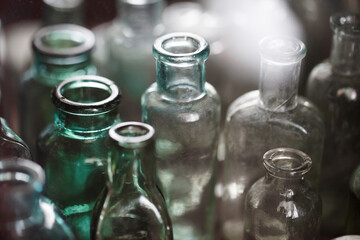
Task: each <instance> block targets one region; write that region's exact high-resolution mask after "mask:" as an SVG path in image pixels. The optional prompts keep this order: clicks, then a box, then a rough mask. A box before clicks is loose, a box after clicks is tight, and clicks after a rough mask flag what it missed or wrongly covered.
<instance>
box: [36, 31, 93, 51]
mask: <svg viewBox="0 0 360 240" xmlns="http://www.w3.org/2000/svg"><path fill="white" fill-rule="evenodd" d="M85 41H86V40H85V38H84V36H82V35H79V34H77V35H76V36H75V35H74V32H72V31H68V30H60V31H53V32H50V33H49V34H47V35H45V36H43V37H42V38H41V43H42V44H43V45H44V46H45V47H47V48H52V49H64V48H75V47H78V46H81V45H82V44H84V42H85Z"/></svg>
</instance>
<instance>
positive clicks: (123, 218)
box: [92, 122, 173, 240]
mask: <svg viewBox="0 0 360 240" xmlns="http://www.w3.org/2000/svg"><path fill="white" fill-rule="evenodd" d="M154 133H155V131H154V129H153V128H152V127H151V126H150V125H148V124H144V123H139V122H124V123H120V124H118V125H116V126H114V127H112V128H111V129H110V131H109V135H110V138H111V141H112V143H111V144H112V148H111V154H110V158H109V162H110V163H109V166H110V168H109V169H110V171H109V184H108V192H107V193H106V194H104V196H103V198H102V200H101V204H99V205H98V206H97V207H98V208H97V209H96V210H95V211H94V213H95V214H94V215H93V219H92V221H93V222H92V226H93V227H92V239H108V240H112V239H129V240H131V239H134V240H135V239H144V240H150V239H154V240H155V239H156V240H172V239H173V234H172V227H171V221H170V217H169V214H168V212H167V208H166V204H165V201H164V198H163V197H162V195H161V192H160V191H159V189H158V188H157V186H156V168H155V166H156V163H155V157H154V139H153V136H154Z"/></svg>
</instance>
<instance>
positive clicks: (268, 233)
mask: <svg viewBox="0 0 360 240" xmlns="http://www.w3.org/2000/svg"><path fill="white" fill-rule="evenodd" d="M263 164H264V167H265V169H266V175H265V177H262V178H260V179H259V180H258V181H256V182H255V183H254V184H253V185H252V186H251V188H250V190H249V191H248V192H247V195H246V201H245V232H244V239H245V240H255V239H256V240H266V239H287V240H305V239H306V240H318V239H319V237H320V222H321V199H320V194H319V193H318V192H317V191H315V189H314V188H313V187H312V185H311V183H310V181H308V180H307V179H305V174H306V173H307V172H309V170H310V169H311V158H310V157H309V156H308V155H307V154H305V153H303V152H301V151H299V150H296V149H293V148H275V149H272V150H270V151H267V152H266V153H265V155H264V158H263ZM240 239H242V238H240Z"/></svg>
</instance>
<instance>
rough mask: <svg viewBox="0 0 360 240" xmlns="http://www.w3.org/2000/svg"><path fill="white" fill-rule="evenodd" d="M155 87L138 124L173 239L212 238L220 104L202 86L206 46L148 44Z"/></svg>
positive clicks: (166, 40) (191, 39) (182, 39)
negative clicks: (148, 137)
mask: <svg viewBox="0 0 360 240" xmlns="http://www.w3.org/2000/svg"><path fill="white" fill-rule="evenodd" d="M153 53H154V57H155V59H156V73H157V76H156V83H154V84H152V85H151V87H150V88H149V89H148V90H147V91H146V92H145V93H144V94H143V96H142V108H143V121H144V122H146V123H149V124H150V125H152V126H153V127H154V128H155V131H156V136H155V142H156V157H157V159H158V163H157V166H158V177H159V179H160V183H161V186H162V190H163V193H164V195H165V199H166V201H167V205H168V209H169V214H170V217H171V221H172V224H173V228H174V238H175V239H182V240H192V239H212V237H213V235H212V234H213V202H214V191H213V190H214V188H213V187H214V176H215V166H216V152H217V144H218V136H219V128H220V110H221V107H220V106H221V104H220V99H219V96H218V94H217V92H216V90H215V89H214V88H213V87H212V86H211V85H210V84H209V83H206V82H205V61H206V59H207V57H208V55H209V45H208V43H207V42H206V41H205V39H203V38H202V37H199V36H197V35H195V34H191V33H172V34H168V35H164V36H162V37H160V38H158V39H157V40H156V41H155V43H154V48H153Z"/></svg>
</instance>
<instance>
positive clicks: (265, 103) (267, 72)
mask: <svg viewBox="0 0 360 240" xmlns="http://www.w3.org/2000/svg"><path fill="white" fill-rule="evenodd" d="M300 68H301V61H298V62H289V63H278V62H273V61H271V60H268V59H265V58H262V59H261V70H260V85H259V91H260V106H261V107H262V108H264V109H266V110H268V111H272V112H286V111H289V110H292V109H294V108H295V107H296V106H297V94H298V84H299V75H300Z"/></svg>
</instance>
